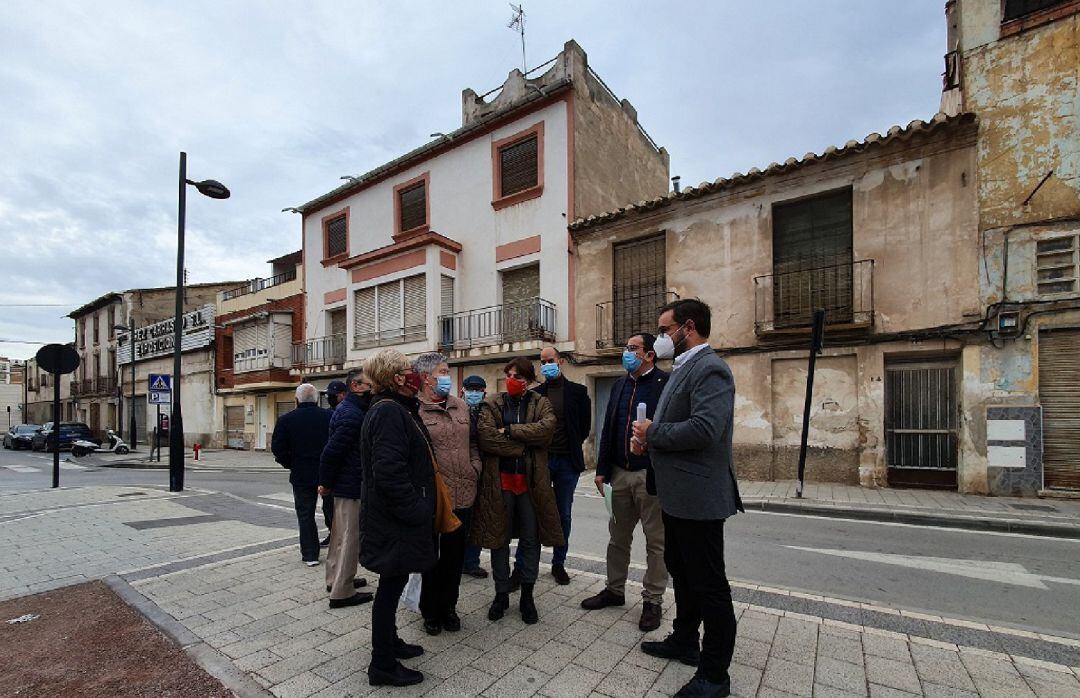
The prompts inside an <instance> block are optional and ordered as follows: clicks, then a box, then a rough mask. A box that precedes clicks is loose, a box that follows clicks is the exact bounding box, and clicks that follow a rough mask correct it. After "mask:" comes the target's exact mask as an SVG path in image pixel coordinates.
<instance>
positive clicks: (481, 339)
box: [439, 298, 556, 351]
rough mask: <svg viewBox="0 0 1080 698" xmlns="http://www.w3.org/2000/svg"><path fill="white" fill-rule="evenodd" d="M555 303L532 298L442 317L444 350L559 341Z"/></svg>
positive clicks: (440, 318) (441, 338)
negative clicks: (556, 330)
mask: <svg viewBox="0 0 1080 698" xmlns="http://www.w3.org/2000/svg"><path fill="white" fill-rule="evenodd" d="M555 321H556V314H555V304H554V303H552V302H551V301H546V300H544V299H543V298H530V299H528V300H524V301H518V302H514V303H504V304H502V305H493V306H489V307H487V308H477V309H475V310H464V311H461V312H459V313H454V314H453V315H442V316H440V317H439V345H440V346H441V347H442V349H443V350H444V351H450V350H454V349H469V348H471V347H482V346H491V345H493V344H509V343H511V342H526V341H530V340H536V341H547V342H553V341H555V327H556V325H555Z"/></svg>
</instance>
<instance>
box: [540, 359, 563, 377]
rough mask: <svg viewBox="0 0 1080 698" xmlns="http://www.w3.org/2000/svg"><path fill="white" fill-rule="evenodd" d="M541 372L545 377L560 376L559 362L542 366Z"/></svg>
mask: <svg viewBox="0 0 1080 698" xmlns="http://www.w3.org/2000/svg"><path fill="white" fill-rule="evenodd" d="M540 373H543V374H544V378H547V379H548V380H554V379H556V378H558V377H559V374H560V373H561V371H560V370H559V364H556V363H551V364H543V365H542V366H540Z"/></svg>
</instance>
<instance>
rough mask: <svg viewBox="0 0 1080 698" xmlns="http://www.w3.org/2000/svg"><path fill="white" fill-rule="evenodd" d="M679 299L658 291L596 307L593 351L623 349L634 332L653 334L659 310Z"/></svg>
mask: <svg viewBox="0 0 1080 698" xmlns="http://www.w3.org/2000/svg"><path fill="white" fill-rule="evenodd" d="M678 299H679V294H677V293H675V292H674V291H661V292H659V293H649V294H645V295H641V296H634V297H630V298H621V297H620V298H616V299H614V300H610V301H606V302H604V303H597V304H596V348H597V349H613V348H617V347H622V346H625V345H626V340H627V339H629V338H630V337H633V336H634V334H635V333H637V332H655V331H656V329H655V328H656V321H657V319H658V318H659V315H660V313H659V311H660V308H662V307H663V306H664V305H665V304H667V303H670V302H671V301H674V300H678Z"/></svg>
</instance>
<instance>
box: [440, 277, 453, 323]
mask: <svg viewBox="0 0 1080 698" xmlns="http://www.w3.org/2000/svg"><path fill="white" fill-rule="evenodd" d="M440 283H441V285H440V288H439V291H440V296H441V298H440V303H439V314H440V315H442V316H443V317H450V316H451V315H453V314H454V277H452V276H446V275H443V277H442V279H441V281H440Z"/></svg>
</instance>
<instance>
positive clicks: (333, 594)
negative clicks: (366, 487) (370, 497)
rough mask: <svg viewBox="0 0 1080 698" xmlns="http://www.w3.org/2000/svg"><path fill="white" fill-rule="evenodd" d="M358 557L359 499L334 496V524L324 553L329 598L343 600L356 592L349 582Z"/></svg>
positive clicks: (354, 574)
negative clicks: (327, 549)
mask: <svg viewBox="0 0 1080 698" xmlns="http://www.w3.org/2000/svg"><path fill="white" fill-rule="evenodd" d="M359 557H360V500H359V499H350V498H348V497H334V525H333V527H332V528H331V529H330V550H329V551H328V552H327V554H326V586H328V587H330V598H331V599H335V600H337V599H347V598H349V597H351V596H352V595H353V594H355V593H356V589H354V588H353V580H354V579H356V569H357V567H359V565H360V562H359Z"/></svg>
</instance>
